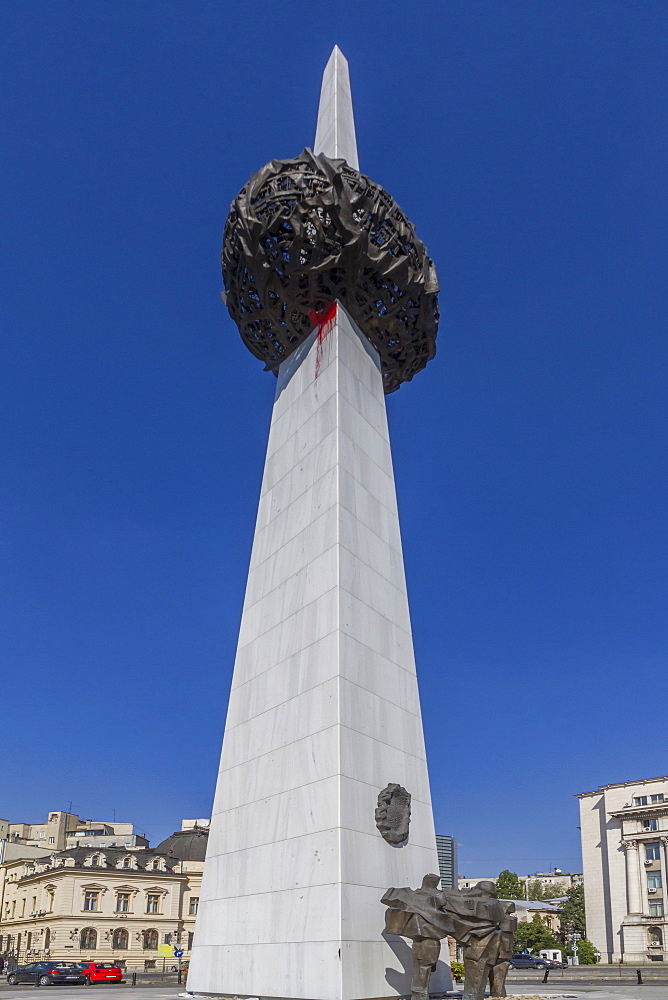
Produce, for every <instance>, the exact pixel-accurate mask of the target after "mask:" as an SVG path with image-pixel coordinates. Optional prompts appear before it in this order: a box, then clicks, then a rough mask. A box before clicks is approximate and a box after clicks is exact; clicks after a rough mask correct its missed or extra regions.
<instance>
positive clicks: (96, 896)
mask: <svg viewBox="0 0 668 1000" xmlns="http://www.w3.org/2000/svg"><path fill="white" fill-rule="evenodd" d="M99 902H100V893H99V892H97V891H96V890H94V889H86V891H85V892H84V910H97V909H98V904H99Z"/></svg>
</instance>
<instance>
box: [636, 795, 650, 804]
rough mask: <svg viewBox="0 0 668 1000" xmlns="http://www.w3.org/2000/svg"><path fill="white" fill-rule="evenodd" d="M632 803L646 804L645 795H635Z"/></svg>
mask: <svg viewBox="0 0 668 1000" xmlns="http://www.w3.org/2000/svg"><path fill="white" fill-rule="evenodd" d="M633 805H634V806H646V805H647V796H646V795H636V797H635V798H634V800H633Z"/></svg>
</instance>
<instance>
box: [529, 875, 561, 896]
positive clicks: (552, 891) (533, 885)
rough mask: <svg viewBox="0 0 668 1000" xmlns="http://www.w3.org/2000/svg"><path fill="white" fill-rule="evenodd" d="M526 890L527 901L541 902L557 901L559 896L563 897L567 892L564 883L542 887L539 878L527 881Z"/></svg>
mask: <svg viewBox="0 0 668 1000" xmlns="http://www.w3.org/2000/svg"><path fill="white" fill-rule="evenodd" d="M527 890H528V897H527V898H528V899H533V900H536V901H541V900H546V899H557V897H559V896H565V895H566V894H567V892H568V885H567V884H566V882H555V883H554V885H543V883H542V882H541V880H540V879H539V878H532V879H530V880H529V883H528V885H527Z"/></svg>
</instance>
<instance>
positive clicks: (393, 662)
mask: <svg viewBox="0 0 668 1000" xmlns="http://www.w3.org/2000/svg"><path fill="white" fill-rule="evenodd" d="M333 632H338V633H343V635H345V636H346V637H347V638H351V639H353V641H354V642H356V643H357V644H358V645H359V646H362V647H363V649H368V650H369V652H370V653H373V655H374V656H382V658H383V659H384V660H387V662H388V663H390V664H391V665H392V666H393V667H397V668H398V669H399V670H403V671H405V672H406V673H407V674H408V675H409V676H410V677H416V676H417V670H416V669H415V666H414V665H413V666H411V667H406V666H404V665H403V663H397V661H396V660H391V659H390V658H389V656H385V655H384V654H381V653H379V652H378V650H377V649H374V648H373V647H372V646H369V645H367V643H366V642H362V640H361V639H358V638H357V637H352V636H350V634H349V632H348V631H347V630H346V629H345V628H341V627H340V626H339V625H337V627H336V628H335V629H332V632H328V633H327V636H329V635H332V633H333ZM327 636H321V637H320V639H314V640H313V642H309V643H308V644H307V645H306V646H302V647H301V649H300V650H299V651H298V652H297V653H291V654H290V656H286V657H285V659H283V660H279V662H278V663H272V664H270V666H268V667H265V669H264V670H260V671H258V673H255V674H253V676H252V677H249V678H248V680H244V681H240V682H239V683H238V684H235V683H234V677H233V679H232V688H231V690H233V691H237V690H239V689H240V688H242V687H244V686H245V685H246V684H252V683H253V682H254V681H255V680H257V678H258V677H262V676H263V675H264V674H266V673H268V672H269V671H270V670H274V668H275V667H280V665H281V664H282V663H287V662H288V661H289V660H291V659H293V658H294V657H295V656H298V655H299V653H302V652H304V651H305V650H307V649H310V648H311V646H317V644H318V643H319V642H322V641H323V639H326V638H327ZM335 676H336V674H334V673H332V678H333V677H335ZM332 678H327V679H328V680H330V679H332ZM345 679H346V680H347V679H348V678H345ZM365 690H369V691H370V690H371V689H370V688H367V689H365ZM371 693H372V694H373V692H371ZM234 766H235V767H236V766H237V765H234Z"/></svg>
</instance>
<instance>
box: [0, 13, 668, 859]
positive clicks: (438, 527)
mask: <svg viewBox="0 0 668 1000" xmlns="http://www.w3.org/2000/svg"><path fill="white" fill-rule="evenodd" d="M0 20H1V22H2V23H1V31H0V46H1V51H0V86H1V89H2V93H3V101H4V104H5V110H4V112H3V116H2V120H1V122H0V145H1V146H2V149H3V153H2V164H1V166H0V199H1V201H2V219H3V233H4V237H5V238H4V240H3V249H2V254H3V262H2V267H1V268H0V285H1V288H0V293H1V296H0V321H1V326H2V355H3V356H2V362H1V364H0V378H1V379H2V387H1V392H0V406H1V408H2V413H1V415H0V427H1V428H2V431H1V438H2V479H1V483H0V514H1V518H2V525H1V541H0V559H1V564H2V569H1V588H2V590H1V595H0V600H1V621H0V625H1V639H0V643H1V645H0V653H1V658H2V663H1V687H0V698H1V705H2V716H1V717H2V721H1V724H0V740H1V744H2V753H1V757H0V759H1V760H2V762H3V767H2V782H1V785H0V815H1V816H4V817H7V818H9V819H10V820H14V821H16V820H24V821H32V822H37V821H38V820H40V819H42V818H43V816H44V815H45V813H46V811H47V810H48V809H54V808H63V807H67V805H68V803H69V802H70V801H71V802H72V808H73V809H74V811H75V812H79V813H80V814H81V815H83V816H86V817H96V818H105V817H107V816H110V815H111V812H112V810H113V809H115V811H116V816H117V818H119V819H128V820H132V821H135V822H136V823H137V824H138V825H139V826H140V828H144V829H146V831H147V833H148V835H149V836H150V837H151V839H152V841H153V842H154V843H155V842H156V841H157V840H158V839H160V838H161V837H163V836H164V835H166V834H167V833H169V832H170V831H171V830H172V829H174V828H175V827H177V826H178V825H179V823H180V819H181V817H183V816H206V815H208V813H209V810H210V805H211V800H212V795H213V787H214V777H215V772H216V768H217V761H218V754H219V747H220V740H221V735H222V729H223V724H224V716H225V706H226V699H227V692H228V688H229V682H230V674H231V667H232V662H233V656H234V648H235V642H236V632H237V628H238V622H239V615H240V609H241V602H242V598H243V590H244V584H245V574H246V568H247V563H248V558H249V552H250V544H251V539H252V531H253V522H254V516H255V509H256V503H257V496H258V489H259V484H260V476H261V471H262V463H263V456H264V448H265V443H266V435H267V429H268V422H269V416H270V410H271V403H272V394H273V391H274V380H273V378H272V377H271V376H270V375H267V374H265V373H264V372H263V371H262V365H261V363H260V362H258V361H256V360H255V359H254V358H253V357H252V356H251V355H250V354H249V353H248V352H247V351H246V349H245V348H244V347H243V345H242V343H241V340H240V338H239V336H238V333H237V331H236V328H235V327H234V326H233V324H232V322H231V320H230V319H229V317H228V316H227V313H226V310H225V309H224V307H223V305H222V304H221V302H220V297H219V293H220V290H221V278H220V272H219V264H218V255H219V252H220V243H221V234H222V229H223V225H224V222H225V218H226V214H227V209H228V206H229V203H230V201H231V200H232V198H233V197H234V196H235V194H236V193H237V191H238V189H239V188H240V187H241V186H242V184H243V183H244V182H245V181H246V179H247V178H248V176H249V175H250V173H251V172H253V171H254V170H256V169H258V168H259V167H261V166H262V165H263V164H264V163H265V162H267V161H268V160H270V159H272V158H275V157H285V156H293V155H296V154H297V153H298V152H299V151H300V150H301V149H302V148H303V147H304V146H305V145H309V144H311V142H312V140H313V132H314V123H315V114H316V108H317V99H318V89H319V82H320V77H321V74H322V70H323V68H324V65H325V62H326V60H327V57H328V55H329V52H330V50H331V48H332V46H333V44H334V43H335V42H338V44H339V45H340V46H341V48H342V50H343V52H344V53H345V54H346V56H347V57H348V59H349V61H350V66H351V76H352V85H353V96H354V101H355V107H356V119H357V132H358V141H359V151H360V162H361V167H362V169H363V171H364V172H365V173H368V174H369V175H370V176H371V177H372V178H374V180H376V181H378V182H380V183H382V184H383V185H384V186H385V187H386V188H387V189H388V190H389V191H390V192H391V193H392V194H393V195H394V196H395V197H396V198H397V200H398V201H399V203H400V204H401V205H402V207H403V208H404V209H405V210H406V212H407V213H408V215H409V216H410V218H411V219H412V220H413V221H414V222H415V224H416V226H417V229H418V232H419V234H420V236H421V237H422V239H423V240H424V241H425V243H426V244H427V246H428V248H429V250H430V253H431V254H432V256H433V258H434V260H435V261H436V264H437V266H438V269H439V273H440V278H441V284H442V294H441V311H442V321H441V330H440V333H439V339H438V355H437V357H436V359H435V361H433V362H432V363H431V364H430V365H429V367H428V368H427V370H426V371H425V372H423V373H422V374H420V375H419V376H418V377H417V378H416V379H415V381H414V382H413V383H412V384H410V385H406V386H404V387H403V388H402V389H400V391H399V392H398V393H396V394H394V395H392V396H391V397H389V398H388V408H389V414H390V422H391V430H392V435H393V445H394V456H395V466H396V476H397V489H398V495H399V504H400V510H401V515H402V523H403V538H404V548H405V554H406V568H407V573H408V580H409V588H410V597H411V605H412V614H413V625H414V633H415V645H416V653H417V658H418V665H419V671H420V679H421V689H422V699H423V709H424V722H425V731H426V736H427V744H428V752H429V760H430V770H431V776H432V786H433V796H434V805H435V813H436V819H437V827H438V829H439V830H440V831H442V832H450V833H453V834H455V835H456V836H457V837H458V839H459V840H460V841H461V848H460V869H461V871H462V872H464V873H468V874H474V875H475V874H488V873H491V874H493V873H496V872H498V871H499V870H500V869H501V868H503V867H510V868H512V869H514V870H517V871H520V872H533V871H536V870H539V869H541V868H545V867H546V866H548V865H550V864H553V865H559V866H561V867H562V868H564V869H568V868H575V867H577V866H578V865H579V838H578V831H577V823H578V819H577V809H576V800H574V799H573V797H572V796H573V794H574V793H577V792H581V791H586V790H590V789H592V788H594V787H595V786H597V785H598V784H601V783H607V782H614V781H621V780H624V779H626V778H635V777H639V776H653V775H656V774H665V773H666V770H667V766H668V761H667V760H666V735H665V704H666V686H667V685H666V589H667V588H666V583H667V580H666V577H667V573H668V570H667V565H668V563H667V560H666V533H667V532H666V510H667V504H666V499H667V498H666V486H667V476H666V448H665V444H666V422H667V421H666V360H667V353H668V350H667V326H668V324H667V323H666V287H667V284H666V262H667V261H666V258H667V244H666V233H667V232H668V204H667V191H668V185H667V183H666V181H667V178H666V162H667V155H666V154H667V153H668V148H667V147H668V143H667V134H668V133H667V126H666V103H667V98H668V45H667V40H668V4H666V2H665V0H656V2H654V0H635V2H633V3H629V2H628V0H624V2H619V0H606V2H605V3H602V2H598V3H592V2H590V3H583V2H582V0H559V2H558V3H544V2H541V0H532V2H526V0H513V2H512V3H510V2H508V0H439V2H427V3H425V2H422V3H420V4H413V5H409V4H406V3H405V2H403V0H392V2H387V0H386V2H382V3H381V2H366V3H362V4H360V3H359V2H356V3H350V2H338V3H313V2H308V3H306V2H301V0H299V2H296V0H291V2H289V3H282V4H277V3H273V2H268V0H259V2H258V0H256V2H253V3H248V4H241V3H231V2H227V3H223V2H219V0H215V2H213V0H198V2H186V0H182V2H173V0H159V2H158V0H140V2H136V0H131V2H130V0H113V2H111V0H110V2H106V0H104V2H100V0H79V2H67V0H59V2H58V3H54V2H52V0H47V2H44V0H30V2H29V3H25V2H22V0H5V2H4V3H3V5H2V11H1V12H0Z"/></svg>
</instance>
